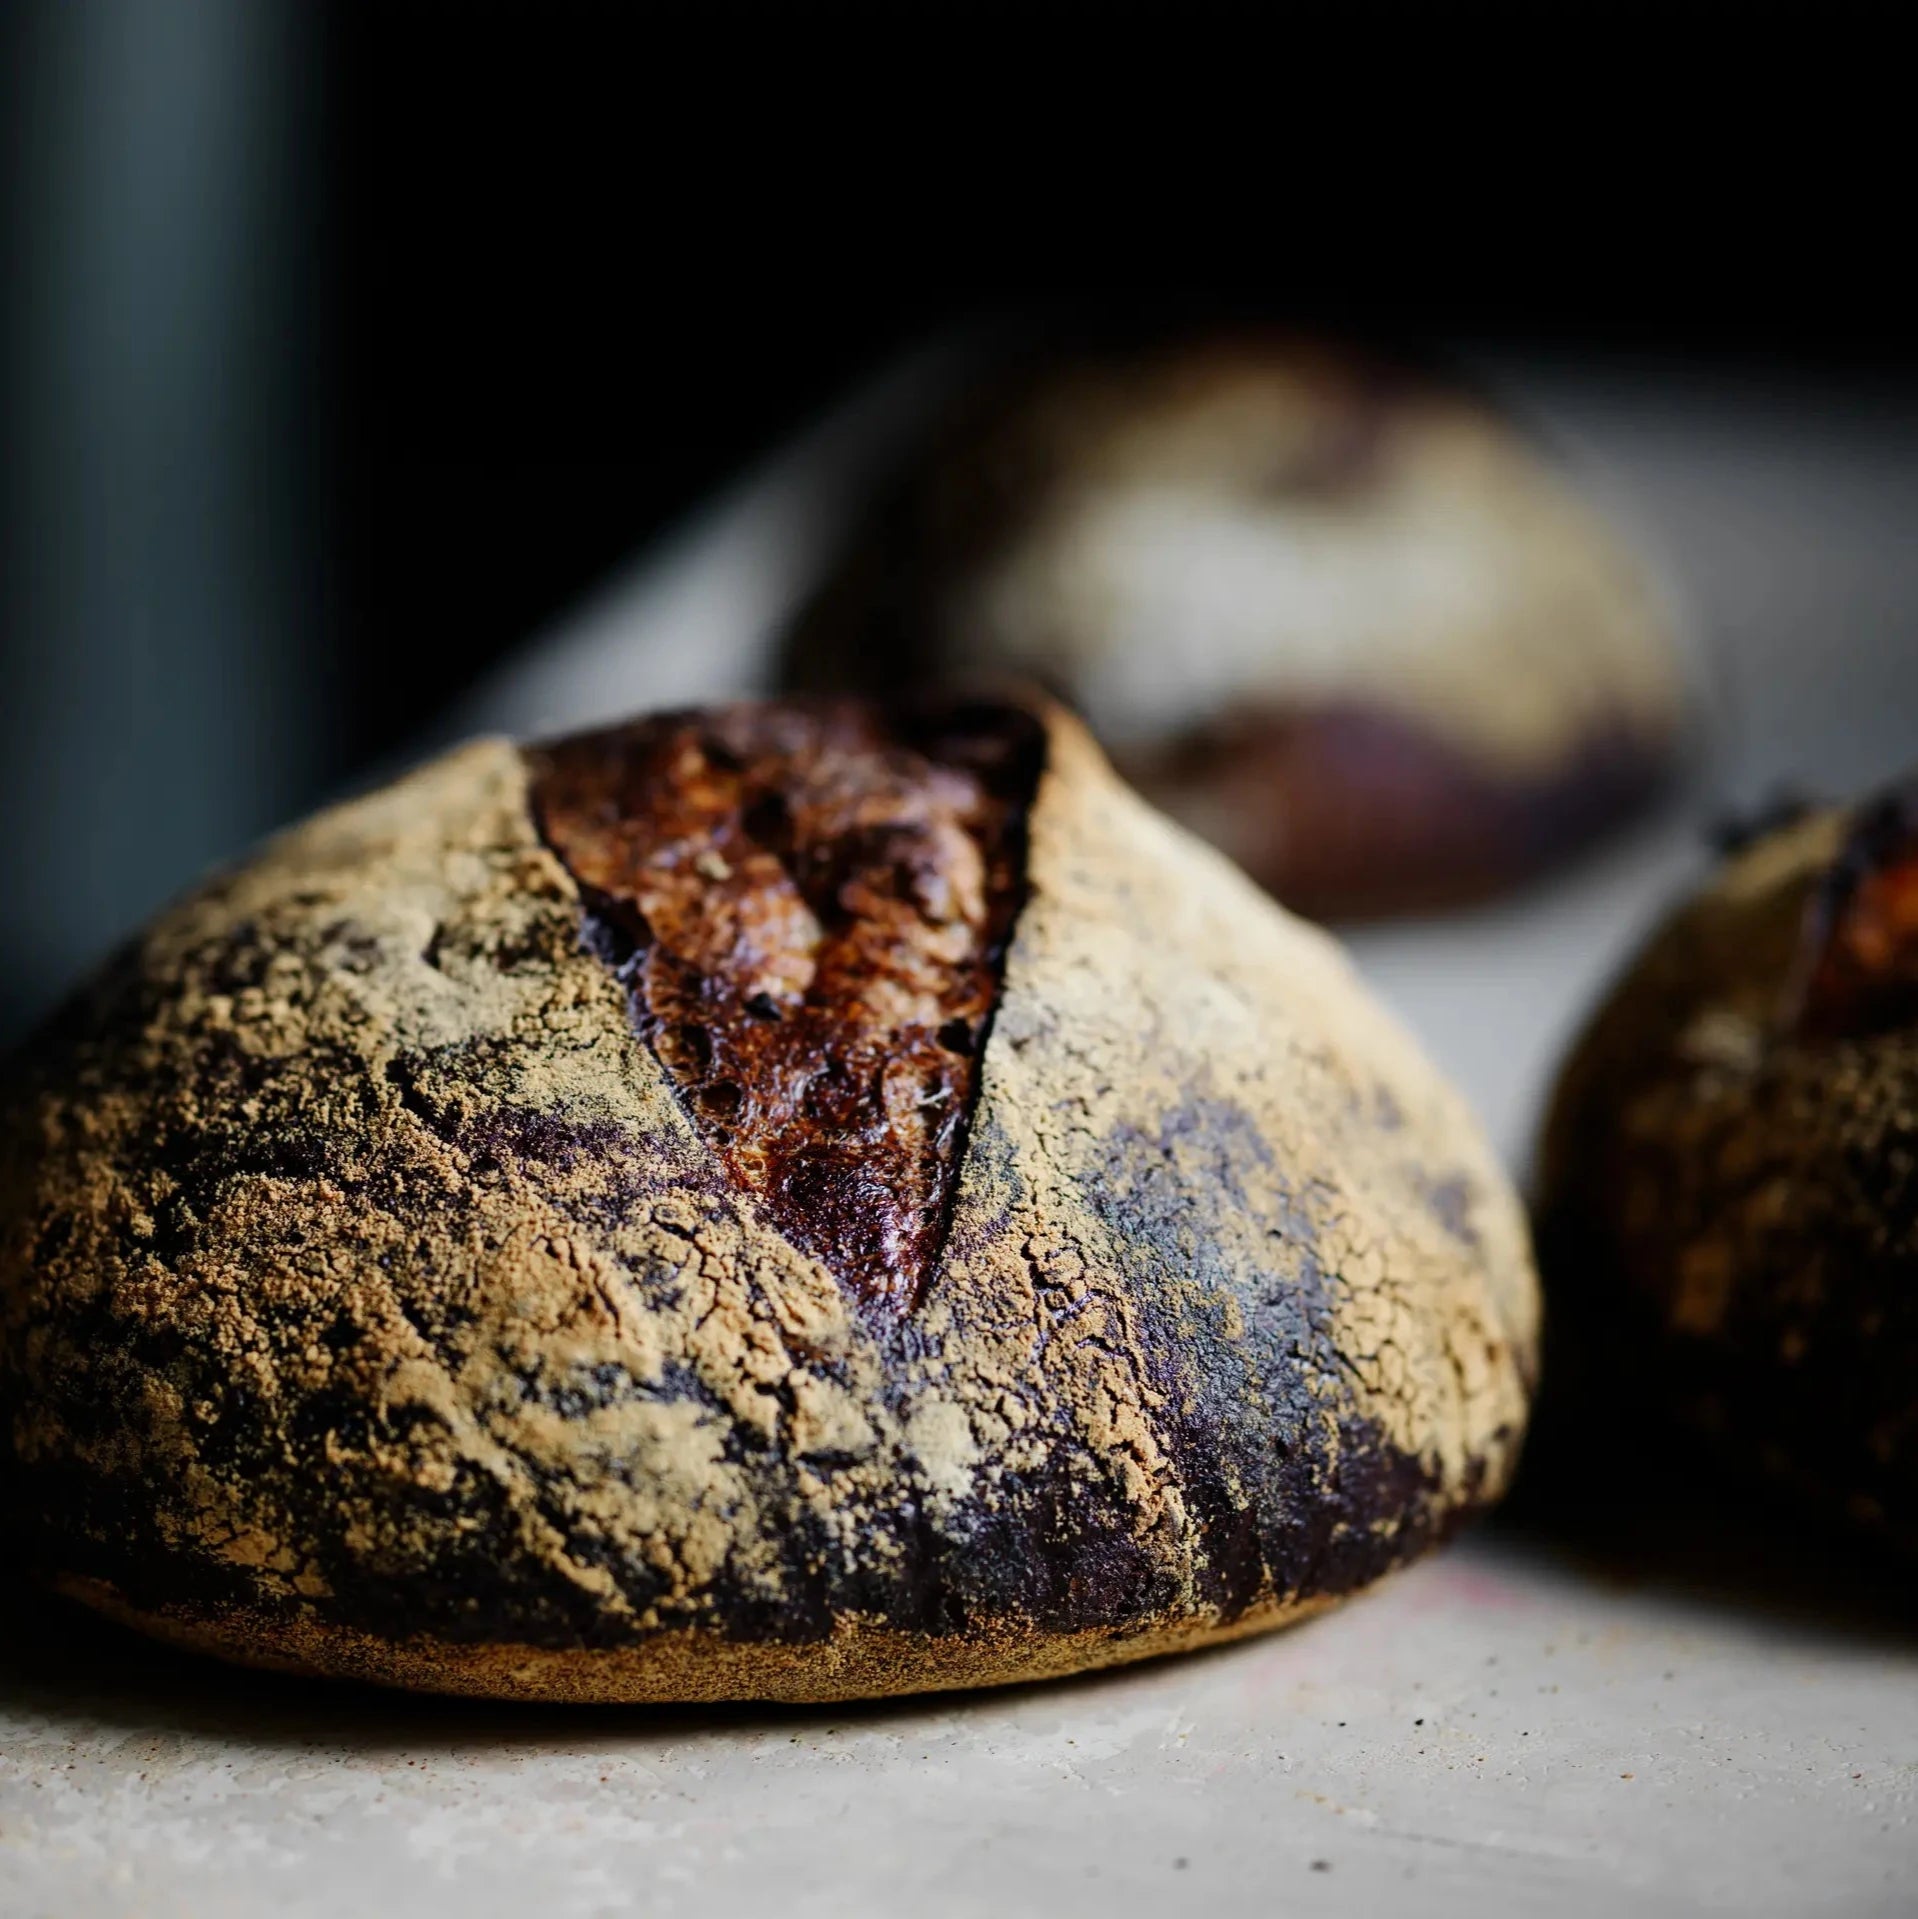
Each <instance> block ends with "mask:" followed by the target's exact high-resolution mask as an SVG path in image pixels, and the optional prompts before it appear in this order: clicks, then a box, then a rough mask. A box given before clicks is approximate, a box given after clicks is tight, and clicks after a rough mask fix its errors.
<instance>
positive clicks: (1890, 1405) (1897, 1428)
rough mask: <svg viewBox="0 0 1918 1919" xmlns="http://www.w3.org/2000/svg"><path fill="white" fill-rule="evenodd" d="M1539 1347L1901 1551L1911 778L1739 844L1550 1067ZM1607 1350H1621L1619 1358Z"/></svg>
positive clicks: (1913, 1029)
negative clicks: (1545, 1320)
mask: <svg viewBox="0 0 1918 1919" xmlns="http://www.w3.org/2000/svg"><path fill="white" fill-rule="evenodd" d="M1542 1166H1543V1173H1542V1188H1541V1197H1542V1211H1541V1219H1542V1248H1543V1252H1544V1256H1545V1262H1546V1269H1547V1276H1548V1279H1549V1281H1550V1283H1551V1285H1552V1288H1553V1305H1554V1315H1553V1317H1554V1326H1555V1332H1554V1348H1555V1351H1556V1350H1557V1349H1558V1348H1559V1347H1560V1346H1563V1348H1564V1349H1565V1360H1566V1371H1567V1373H1568V1375H1571V1374H1572V1373H1574V1372H1576V1373H1578V1374H1580V1375H1583V1376H1584V1377H1585V1381H1586V1397H1587V1399H1588V1401H1589V1400H1591V1399H1593V1398H1598V1399H1600V1400H1602V1401H1610V1400H1611V1399H1613V1398H1614V1397H1615V1396H1616V1388H1615V1384H1609V1385H1608V1384H1607V1383H1605V1382H1606V1376H1607V1375H1608V1374H1610V1376H1611V1378H1612V1380H1613V1381H1614V1382H1615V1380H1616V1379H1617V1378H1630V1379H1632V1380H1634V1381H1635V1382H1639V1383H1640V1384H1641V1385H1642V1386H1643V1387H1644V1388H1646V1389H1648V1391H1649V1392H1650V1394H1651V1395H1653V1396H1655V1397H1656V1398H1658V1399H1660V1400H1662V1402H1663V1403H1665V1404H1666V1405H1668V1406H1669V1407H1671V1408H1672V1409H1673V1410H1675V1411H1676V1412H1677V1413H1678V1414H1679V1416H1680V1417H1682V1418H1683V1419H1684V1420H1685V1421H1686V1422H1688V1423H1689V1424H1691V1425H1692V1426H1694V1427H1697V1428H1699V1429H1700V1430H1702V1431H1703V1432H1704V1433H1705V1434H1706V1435H1707V1437H1708V1438H1710V1439H1711V1440H1713V1441H1714V1442H1715V1444H1716V1445H1717V1447H1718V1449H1719V1451H1720V1452H1721V1453H1723V1454H1725V1455H1726V1456H1728V1457H1730V1458H1732V1459H1734V1460H1735V1461H1737V1462H1739V1463H1741V1464H1743V1465H1745V1466H1747V1467H1749V1468H1759V1469H1763V1470H1765V1471H1767V1472H1769V1473H1771V1474H1772V1475H1774V1476H1775V1477H1777V1478H1778V1479H1780V1480H1781V1481H1783V1482H1785V1483H1787V1484H1790V1485H1792V1486H1795V1487H1796V1488H1798V1489H1799V1490H1800V1491H1801V1492H1803V1493H1805V1494H1807V1495H1809V1496H1810V1497H1811V1498H1812V1499H1813V1500H1815V1501H1816V1502H1818V1503H1820V1504H1822V1505H1823V1506H1825V1507H1826V1508H1827V1509H1828V1510H1833V1511H1844V1512H1846V1513H1848V1514H1849V1515H1850V1516H1851V1517H1852V1518H1854V1519H1855V1520H1857V1521H1859V1522H1860V1523H1862V1524H1864V1525H1865V1526H1867V1527H1868V1528H1870V1529H1873V1530H1875V1531H1877V1532H1879V1533H1880V1534H1882V1535H1885V1536H1887V1537H1889V1538H1891V1539H1893V1540H1894V1541H1896V1542H1898V1543H1900V1544H1902V1545H1903V1546H1904V1547H1905V1548H1906V1549H1907V1550H1918V1178H1915V1177H1914V1168H1918V781H1908V782H1907V783H1906V784H1905V786H1904V787H1903V788H1902V789H1899V790H1898V791H1895V792H1894V793H1892V794H1890V795H1888V796H1886V798H1885V799H1883V800H1881V801H1879V802H1877V803H1875V804H1873V805H1870V806H1867V807H1864V808H1861V809H1859V810H1858V811H1857V812H1855V813H1847V812H1842V811H1831V810H1826V811H1820V812H1816V813H1813V814H1811V815H1809V816H1807V817H1804V818H1800V819H1797V820H1795V821H1793V822H1792V823H1790V824H1788V825H1787V826H1785V827H1784V828H1782V829H1781V830H1777V831H1773V832H1770V833H1768V834H1766V835H1765V836H1763V837H1762V838H1760V839H1758V840H1757V841H1756V842H1755V843H1753V844H1751V845H1749V846H1748V847H1746V848H1745V849H1744V850H1742V851H1740V852H1739V853H1738V854H1737V856H1736V857H1734V858H1733V859H1731V860H1730V861H1729V862H1728V863H1727V864H1726V865H1725V866H1724V868H1723V869H1722V870H1721V871H1720V872H1719V873H1718V874H1717V875H1716V876H1715V877H1714V878H1713V879H1712V881H1711V882H1710V883H1709V884H1708V885H1707V886H1705V887H1704V888H1703V889H1702V890H1701V891H1700V893H1699V894H1698V896H1697V897H1696V898H1694V899H1693V900H1691V901H1689V902H1688V903H1686V904H1685V905H1684V906H1683V907H1681V908H1680V909H1679V910H1678V911H1677V912H1675V913H1674V914H1673V915H1672V917H1671V919H1670V920H1669V921H1668V922H1667V923H1666V925H1665V926H1664V927H1663V928H1661V929H1660V931H1659V932H1658V933H1657V934H1656V935H1655V936H1654V937H1653V939H1652V940H1651V941H1650V943H1649V944H1648V946H1647V947H1646V949H1645V951H1644V952H1643V953H1642V954H1641V955H1640V956H1639V958H1638V959H1637V960H1636V961H1635V962H1634V964H1633V965H1632V966H1631V968H1630V969H1629V971H1628V972H1627V973H1626V975H1625V977H1624V978H1623V979H1622V980H1621V981H1620V982H1619V984H1618V986H1617V987H1616V989H1615V990H1614V992H1613V993H1612V995H1611V996H1610V998H1609V999H1608V1001H1607V1002H1606V1004H1605V1005H1604V1006H1603V1007H1602V1008H1601V1009H1600V1011H1599V1012H1598V1014H1597V1015H1596V1016H1595V1018H1594V1019H1593V1021H1592V1023H1591V1024H1590V1026H1589V1027H1588V1028H1587V1030H1586V1032H1585V1034H1584V1036H1583V1037H1582V1038H1581V1040H1580V1041H1579V1043H1578V1045H1577V1047H1576V1048H1575V1049H1574V1051H1573V1053H1572V1055H1571V1057H1570V1059H1569V1060H1568V1062H1567V1064H1566V1066H1565V1069H1564V1071H1563V1074H1562V1076H1561V1079H1560V1082H1559V1086H1558V1090H1557V1092H1556V1095H1555V1098H1554V1101H1553V1107H1552V1112H1551V1117H1550V1120H1549V1123H1548V1126H1547V1131H1546V1138H1545V1146H1544V1154H1543V1161H1542ZM1620 1369H1623V1370H1620Z"/></svg>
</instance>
